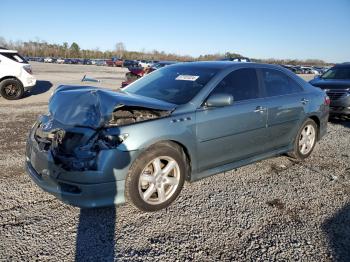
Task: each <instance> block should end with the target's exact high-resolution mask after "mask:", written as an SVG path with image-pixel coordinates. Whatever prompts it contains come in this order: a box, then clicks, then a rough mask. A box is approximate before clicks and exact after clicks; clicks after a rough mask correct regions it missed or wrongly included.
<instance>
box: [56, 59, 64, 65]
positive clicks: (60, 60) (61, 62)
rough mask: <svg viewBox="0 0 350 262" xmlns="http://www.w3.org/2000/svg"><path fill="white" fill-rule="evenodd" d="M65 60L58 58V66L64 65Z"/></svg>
mask: <svg viewBox="0 0 350 262" xmlns="http://www.w3.org/2000/svg"><path fill="white" fill-rule="evenodd" d="M64 60H65V59H63V58H57V60H56V63H57V64H63V63H64Z"/></svg>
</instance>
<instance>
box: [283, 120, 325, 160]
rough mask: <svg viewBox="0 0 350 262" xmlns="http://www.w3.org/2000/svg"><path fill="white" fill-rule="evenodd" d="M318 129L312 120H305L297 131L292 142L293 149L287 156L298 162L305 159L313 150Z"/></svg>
mask: <svg viewBox="0 0 350 262" xmlns="http://www.w3.org/2000/svg"><path fill="white" fill-rule="evenodd" d="M317 134H318V127H317V124H316V123H315V121H313V120H312V119H308V120H306V121H305V122H304V123H303V125H302V126H301V128H300V129H299V131H298V134H297V136H296V138H295V141H294V149H293V151H292V152H290V153H289V155H290V156H291V157H293V158H295V159H298V160H304V159H305V158H307V157H308V156H309V155H310V154H311V153H312V151H313V150H314V148H315V145H316V142H317Z"/></svg>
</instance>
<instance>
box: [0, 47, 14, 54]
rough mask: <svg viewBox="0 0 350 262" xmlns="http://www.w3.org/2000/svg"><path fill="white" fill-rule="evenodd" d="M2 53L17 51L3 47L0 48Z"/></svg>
mask: <svg viewBox="0 0 350 262" xmlns="http://www.w3.org/2000/svg"><path fill="white" fill-rule="evenodd" d="M0 53H17V51H16V50H9V49H2V48H0Z"/></svg>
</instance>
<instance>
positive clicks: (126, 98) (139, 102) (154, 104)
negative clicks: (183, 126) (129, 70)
mask: <svg viewBox="0 0 350 262" xmlns="http://www.w3.org/2000/svg"><path fill="white" fill-rule="evenodd" d="M123 106H134V107H143V108H149V109H155V110H166V111H171V110H173V109H175V107H176V105H175V104H171V103H167V102H164V101H161V100H157V99H153V98H148V97H144V96H138V95H134V94H129V93H120V92H116V91H112V90H107V89H102V88H98V87H92V86H65V85H61V86H59V87H58V88H57V89H56V91H55V93H54V94H53V95H52V97H51V99H50V101H49V113H50V118H51V119H52V120H54V121H58V122H59V123H61V124H63V125H67V126H80V127H91V128H94V129H97V128H99V127H102V126H103V125H104V124H106V123H108V121H110V119H111V117H112V113H113V111H115V110H116V109H117V108H120V107H123Z"/></svg>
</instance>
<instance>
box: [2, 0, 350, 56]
mask: <svg viewBox="0 0 350 262" xmlns="http://www.w3.org/2000/svg"><path fill="white" fill-rule="evenodd" d="M0 36H2V37H4V38H5V39H6V40H13V41H17V40H22V41H27V40H37V39H40V40H45V41H47V42H49V43H60V44H61V43H63V42H68V43H72V42H73V41H75V42H77V43H78V44H79V46H80V47H81V48H83V49H88V48H99V49H100V50H113V49H114V48H115V44H116V43H117V42H123V43H124V44H125V46H126V49H127V50H132V51H152V50H154V49H155V50H158V51H165V52H171V53H176V54H180V55H191V56H199V55H201V54H213V53H225V52H227V51H228V52H235V53H239V54H242V55H244V56H248V57H252V58H287V59H323V60H325V61H327V62H333V63H337V62H344V61H350V0H289V1H287V0H285V1H284V0H231V1H230V0H211V1H210V0H202V1H200V0H192V1H190V0H187V1H186V0H168V1H166V0H163V1H161V0H131V1H130V0H129V1H125V0H123V1H122V0H120V1H118V0H115V1H112V0H110V1H107V0H99V1H92V0H85V1H83V0H74V1H73V0H70V1H69V0H60V1H44V0H42V1H40V0H31V1H27V0H1V3H0Z"/></svg>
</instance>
